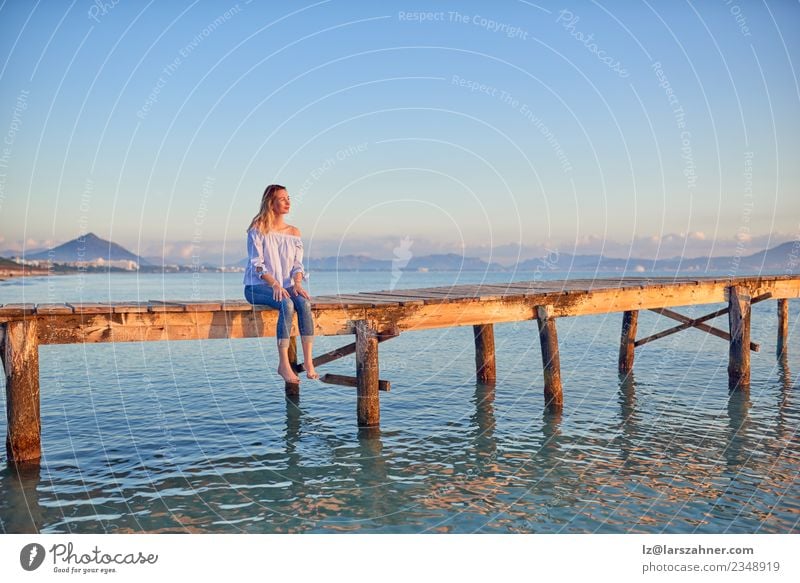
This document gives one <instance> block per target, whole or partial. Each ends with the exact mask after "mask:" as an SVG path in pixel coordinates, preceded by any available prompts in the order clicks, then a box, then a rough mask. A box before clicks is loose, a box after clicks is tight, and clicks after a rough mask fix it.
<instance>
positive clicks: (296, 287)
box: [292, 283, 311, 300]
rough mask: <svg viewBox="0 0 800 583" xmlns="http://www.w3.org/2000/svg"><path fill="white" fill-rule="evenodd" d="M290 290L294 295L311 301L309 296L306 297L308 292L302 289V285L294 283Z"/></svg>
mask: <svg viewBox="0 0 800 583" xmlns="http://www.w3.org/2000/svg"><path fill="white" fill-rule="evenodd" d="M292 290H293V291H294V295H296V296H301V297H304V298H305V299H307V300H310V299H311V296H309V295H308V292H307V291H306V290H304V289H303V284H301V283H296V284H294V285H293V286H292Z"/></svg>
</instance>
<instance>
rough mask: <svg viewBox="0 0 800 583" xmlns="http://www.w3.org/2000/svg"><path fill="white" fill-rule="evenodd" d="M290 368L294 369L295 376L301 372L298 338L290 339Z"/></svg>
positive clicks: (292, 337) (291, 337)
mask: <svg viewBox="0 0 800 583" xmlns="http://www.w3.org/2000/svg"><path fill="white" fill-rule="evenodd" d="M289 366H291V367H292V370H293V371H294V372H295V374H297V373H298V372H299V371H298V367H297V336H290V337H289Z"/></svg>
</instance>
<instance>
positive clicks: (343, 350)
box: [294, 332, 400, 372]
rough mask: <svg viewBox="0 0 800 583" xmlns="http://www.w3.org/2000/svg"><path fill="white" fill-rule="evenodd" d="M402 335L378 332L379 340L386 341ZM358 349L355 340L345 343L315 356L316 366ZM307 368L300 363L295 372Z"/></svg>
mask: <svg viewBox="0 0 800 583" xmlns="http://www.w3.org/2000/svg"><path fill="white" fill-rule="evenodd" d="M399 335H400V333H399V332H397V333H391V332H389V333H382V334H378V342H379V343H380V342H386V341H387V340H391V339H392V338H397V337H398V336H399ZM355 351H356V343H355V342H353V343H351V344H345V345H344V346H340V347H339V348H334V349H333V350H331V351H330V352H326V353H325V354H321V355H319V356H317V357H316V358H314V368H316V367H318V366H320V365H322V364H328V363H329V362H333V361H334V360H339V359H340V358H344V357H345V356H350V355H351V354H355ZM304 370H306V367H305V365H304V364H298V365H297V366H296V367H295V368H294V371H295V372H303V371H304Z"/></svg>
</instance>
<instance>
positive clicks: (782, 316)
mask: <svg viewBox="0 0 800 583" xmlns="http://www.w3.org/2000/svg"><path fill="white" fill-rule="evenodd" d="M788 339H789V300H786V299H783V300H778V350H777V352H778V356H782V355H784V354H786V346H787V341H788Z"/></svg>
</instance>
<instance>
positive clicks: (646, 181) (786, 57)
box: [0, 0, 800, 262]
mask: <svg viewBox="0 0 800 583" xmlns="http://www.w3.org/2000/svg"><path fill="white" fill-rule="evenodd" d="M798 22H800V4H798V2H790V1H782V2H767V3H758V2H745V1H740V0H735V1H734V0H732V1H728V0H720V1H714V2H712V1H707V2H694V3H691V4H690V3H686V2H653V1H648V2H602V3H600V2H558V3H545V2H542V3H533V2H523V1H506V2H498V3H488V2H386V3H370V2H342V1H335V0H331V1H323V2H284V3H276V2H270V3H267V2H257V1H255V0H253V1H252V2H246V1H244V0H242V1H239V2H202V1H201V2H168V3H167V2H160V3H155V2H134V1H128V0H119V1H118V2H116V3H115V2H114V1H113V0H106V1H105V2H103V1H101V0H98V1H97V2H89V1H75V2H62V1H59V2H56V1H40V2H27V1H26V2H22V1H11V0H6V1H5V2H3V3H2V4H1V5H0V27H1V28H2V34H0V57H1V58H2V60H1V63H2V64H1V67H2V68H0V133H2V138H0V140H2V142H3V143H2V144H0V219H1V220H2V229H0V250H3V249H20V248H22V247H23V246H27V247H28V248H37V247H42V246H47V245H49V244H53V243H59V242H63V241H66V240H68V239H72V238H74V237H76V236H78V235H79V234H80V233H82V232H86V231H92V232H95V233H96V234H98V235H100V236H101V237H104V238H110V239H112V240H114V241H116V242H119V243H121V244H123V245H124V246H126V247H128V248H129V249H131V250H133V251H134V252H138V253H140V254H143V255H147V256H159V255H161V254H162V253H165V254H166V255H167V256H169V257H181V256H182V257H188V256H190V255H192V254H199V255H201V260H202V261H206V260H207V261H212V262H218V261H224V262H232V261H234V260H238V259H239V258H241V256H243V254H244V229H245V227H246V226H247V224H248V222H249V220H250V218H251V217H252V215H253V214H254V213H255V212H256V211H257V208H258V203H259V200H260V196H261V192H262V191H263V189H264V186H266V185H267V184H269V183H271V182H280V183H282V184H285V185H286V186H287V187H288V188H289V192H290V194H291V196H292V199H293V204H294V208H293V210H292V213H291V215H290V216H289V218H288V220H289V222H291V223H292V224H295V225H297V226H298V227H299V228H300V229H301V230H302V232H303V236H304V239H305V240H306V245H307V247H308V248H309V253H310V254H312V255H332V254H335V253H337V252H339V253H350V252H355V253H358V252H362V253H368V254H370V255H372V256H376V257H384V258H386V257H391V256H392V250H393V249H394V248H395V247H397V246H398V245H399V243H400V241H401V240H403V239H404V238H405V237H409V238H410V239H411V240H412V241H413V244H412V248H411V250H412V252H414V253H416V254H424V253H429V252H461V251H462V250H463V251H465V252H466V253H468V254H470V255H480V256H482V257H484V258H488V257H492V258H494V259H498V260H500V261H501V262H503V261H504V260H505V261H510V260H511V259H513V258H514V257H515V256H517V255H519V254H521V255H522V256H523V258H526V257H531V256H536V255H537V254H540V253H542V252H544V250H545V249H558V250H559V251H560V252H562V253H570V252H604V253H606V254H608V255H612V256H628V255H635V256H646V257H654V256H660V257H664V256H673V255H676V254H680V253H685V254H687V255H695V254H705V253H711V254H714V255H720V254H729V253H731V252H733V251H734V249H736V248H738V249H739V251H740V252H741V251H742V248H743V247H744V248H745V250H747V251H749V250H751V249H752V250H753V251H755V250H759V249H761V248H764V247H765V246H774V245H775V244H777V243H779V242H782V241H786V240H790V239H796V238H800V235H799V234H798V231H800V197H798V184H800V168H799V165H798V164H797V160H798V154H800V147H798V146H800V90H799V89H798V70H800V63H798V55H800V38H798V32H797V31H798V30H800V27H798V26H797V23H798Z"/></svg>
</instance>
